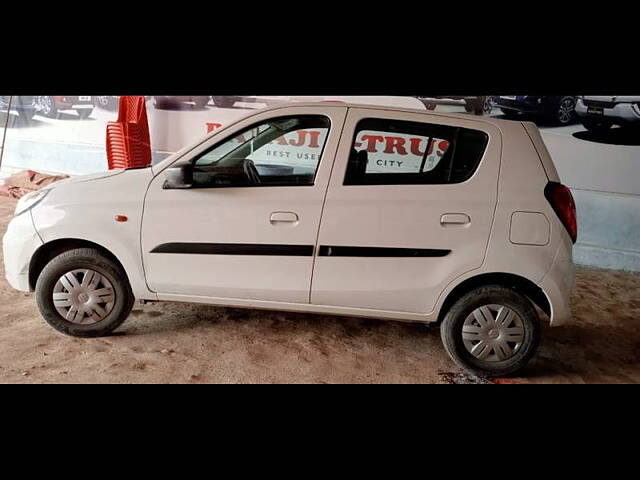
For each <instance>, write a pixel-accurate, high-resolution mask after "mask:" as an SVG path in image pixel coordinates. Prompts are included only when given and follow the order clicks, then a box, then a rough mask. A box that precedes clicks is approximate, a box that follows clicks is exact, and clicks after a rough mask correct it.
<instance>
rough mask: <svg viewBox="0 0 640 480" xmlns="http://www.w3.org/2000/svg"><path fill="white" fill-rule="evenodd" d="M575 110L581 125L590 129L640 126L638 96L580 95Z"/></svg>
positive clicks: (639, 101)
mask: <svg viewBox="0 0 640 480" xmlns="http://www.w3.org/2000/svg"><path fill="white" fill-rule="evenodd" d="M576 112H577V113H578V116H579V117H580V121H581V122H582V125H584V127H585V128H586V129H587V130H590V131H604V130H608V129H609V128H611V126H612V125H620V126H621V127H630V126H636V127H640V97H631V96H609V97H607V96H599V97H596V96H582V97H578V102H577V104H576Z"/></svg>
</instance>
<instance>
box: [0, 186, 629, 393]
mask: <svg viewBox="0 0 640 480" xmlns="http://www.w3.org/2000/svg"><path fill="white" fill-rule="evenodd" d="M14 206H15V202H14V201H12V200H9V199H6V198H0V235H3V234H4V230H5V228H6V224H7V222H8V221H9V219H10V217H11V215H12V213H13V209H14ZM0 277H1V278H0V382H2V383H43V382H46V383H78V382H96V383H113V382H117V383H134V382H145V383H148V382H153V383H156V382H160V383H165V382H170V383H176V382H188V383H202V382H222V383H240V382H245V383H246V382H250V383H264V382H267V383H288V382H304V383H308V382H315V383H341V382H358V383H360V382H362V383H378V382H384V383H416V382H419V383H476V382H477V383H485V382H486V380H483V379H478V378H474V377H469V376H468V375H466V374H463V373H462V372H461V371H460V370H459V369H458V368H456V367H455V366H454V364H453V363H452V362H451V361H450V360H449V359H448V357H447V355H446V353H445V352H444V349H443V347H442V345H441V343H440V336H439V334H438V331H437V329H435V328H428V327H425V326H423V325H414V324H403V323H397V322H384V321H377V320H366V319H356V318H344V317H331V316H322V315H307V314H292V313H282V312H264V311H257V310H241V309H229V308H218V307H207V306H194V305H181V304H154V305H146V306H144V307H142V308H140V307H138V309H137V310H135V311H134V312H133V313H132V316H131V318H130V319H129V320H127V322H125V324H124V325H123V326H122V327H121V328H120V329H119V330H118V332H116V334H115V335H113V336H110V337H107V338H101V339H75V338H70V337H66V336H63V335H60V334H58V333H56V332H55V331H54V330H52V329H51V328H49V327H48V326H47V325H46V324H45V323H44V321H43V320H42V319H41V318H40V315H39V313H38V311H37V309H36V306H35V301H34V298H33V295H31V294H24V293H20V292H16V291H14V290H12V289H11V287H10V286H9V285H8V284H7V283H6V281H5V280H4V270H3V268H2V266H1V262H0ZM639 293H640V274H631V273H624V272H615V271H608V270H599V269H592V268H580V269H579V270H578V281H577V287H576V289H575V292H574V319H573V322H572V323H571V324H569V325H567V326H563V327H557V328H553V329H552V328H546V329H545V333H544V337H543V341H542V346H541V348H540V351H539V353H538V355H537V357H536V359H535V360H534V361H533V362H532V363H531V364H530V366H529V367H528V368H527V369H526V371H525V372H524V373H523V374H522V376H521V377H515V378H510V379H505V380H498V381H497V383H594V382H616V383H619V382H625V383H626V382H632V383H636V382H640V295H639Z"/></svg>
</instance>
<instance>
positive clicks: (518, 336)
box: [462, 305, 524, 362]
mask: <svg viewBox="0 0 640 480" xmlns="http://www.w3.org/2000/svg"><path fill="white" fill-rule="evenodd" d="M462 340H463V343H464V346H465V348H466V349H467V351H468V352H469V353H470V354H471V355H473V356H474V357H475V358H477V359H478V360H483V361H485V362H502V361H504V360H508V359H510V358H512V357H513V356H514V355H515V354H516V353H517V352H518V350H519V349H520V347H521V346H522V342H523V341H524V324H523V322H522V319H521V318H520V316H519V315H518V314H517V313H516V312H514V311H513V310H511V309H510V308H509V307H505V306H504V305H485V306H482V307H480V308H477V309H475V310H474V311H473V312H471V313H470V314H469V316H468V317H467V318H466V319H465V321H464V324H463V326H462Z"/></svg>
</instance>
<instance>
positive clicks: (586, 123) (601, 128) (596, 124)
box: [582, 120, 613, 133]
mask: <svg viewBox="0 0 640 480" xmlns="http://www.w3.org/2000/svg"><path fill="white" fill-rule="evenodd" d="M582 126H583V127H584V128H586V129H587V130H589V131H590V132H594V133H603V132H606V131H608V130H609V129H610V128H611V127H612V126H613V124H611V123H608V122H601V121H597V120H582Z"/></svg>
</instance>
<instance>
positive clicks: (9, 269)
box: [2, 212, 43, 292]
mask: <svg viewBox="0 0 640 480" xmlns="http://www.w3.org/2000/svg"><path fill="white" fill-rule="evenodd" d="M42 245H43V242H42V240H41V239H40V236H39V235H38V233H37V232H36V229H35V227H34V226H33V219H32V218H31V212H26V213H23V214H22V215H18V216H17V217H15V218H14V219H13V220H11V222H10V223H9V227H8V228H7V233H5V235H4V237H3V238H2V249H3V258H4V271H5V276H6V278H7V281H8V282H9V285H11V286H12V287H13V288H15V289H16V290H21V291H23V292H29V291H31V286H30V285H29V266H30V264H31V258H32V257H33V254H34V253H35V252H36V250H37V249H38V248H40V247H41V246H42Z"/></svg>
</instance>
